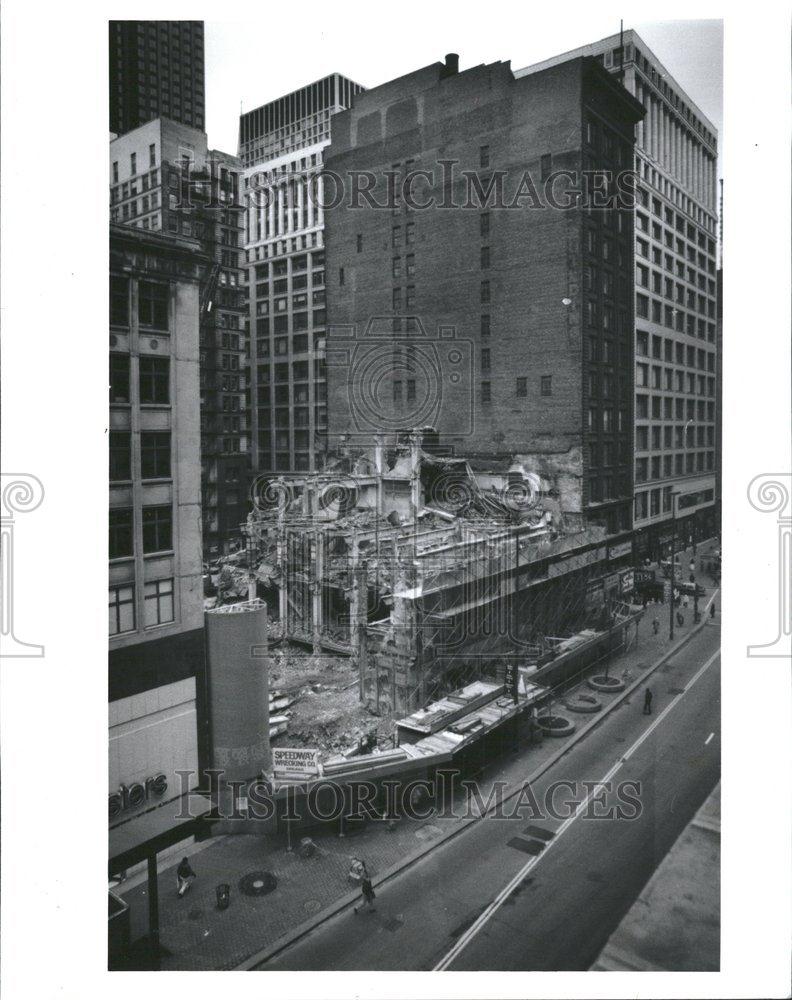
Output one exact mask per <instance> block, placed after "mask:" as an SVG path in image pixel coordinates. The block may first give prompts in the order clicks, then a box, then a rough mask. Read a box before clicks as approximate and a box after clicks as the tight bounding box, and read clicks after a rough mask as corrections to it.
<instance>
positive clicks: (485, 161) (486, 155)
mask: <svg viewBox="0 0 792 1000" xmlns="http://www.w3.org/2000/svg"><path fill="white" fill-rule="evenodd" d="M489 165H490V148H489V146H480V147H479V166H480V167H488V166H489Z"/></svg>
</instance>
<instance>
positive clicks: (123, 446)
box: [110, 431, 132, 483]
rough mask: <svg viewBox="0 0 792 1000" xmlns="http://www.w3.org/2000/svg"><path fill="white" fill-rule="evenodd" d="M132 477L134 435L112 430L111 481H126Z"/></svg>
mask: <svg viewBox="0 0 792 1000" xmlns="http://www.w3.org/2000/svg"><path fill="white" fill-rule="evenodd" d="M131 478H132V435H131V434H130V433H129V431H110V482H111V483H119V482H120V483H125V482H128V481H129V480H130V479H131Z"/></svg>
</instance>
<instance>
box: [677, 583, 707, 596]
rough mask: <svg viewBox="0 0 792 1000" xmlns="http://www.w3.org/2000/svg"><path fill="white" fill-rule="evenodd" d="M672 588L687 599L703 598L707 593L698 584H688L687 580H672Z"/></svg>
mask: <svg viewBox="0 0 792 1000" xmlns="http://www.w3.org/2000/svg"><path fill="white" fill-rule="evenodd" d="M674 588H675V589H676V590H678V591H679V593H680V594H687V595H688V597H704V595H705V594H706V593H707V591H706V590H705V589H704V587H702V586H701V584H700V583H689V582H688V581H687V580H678V581H677V580H674Z"/></svg>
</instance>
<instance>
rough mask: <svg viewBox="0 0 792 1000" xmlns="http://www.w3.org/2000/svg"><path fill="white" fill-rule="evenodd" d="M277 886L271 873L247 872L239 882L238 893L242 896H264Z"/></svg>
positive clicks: (276, 881)
mask: <svg viewBox="0 0 792 1000" xmlns="http://www.w3.org/2000/svg"><path fill="white" fill-rule="evenodd" d="M277 884H278V880H277V879H276V878H275V876H274V875H273V874H272V872H249V873H248V874H247V875H243V876H242V878H241V879H240V880H239V891H240V892H241V893H242V895H243V896H266V895H267V893H268V892H272V890H273V889H274V888H275V887H276V886H277Z"/></svg>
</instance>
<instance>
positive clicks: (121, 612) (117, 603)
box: [108, 585, 135, 635]
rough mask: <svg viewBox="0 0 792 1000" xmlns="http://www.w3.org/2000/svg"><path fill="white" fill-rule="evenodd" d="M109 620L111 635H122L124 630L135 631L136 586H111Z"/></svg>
mask: <svg viewBox="0 0 792 1000" xmlns="http://www.w3.org/2000/svg"><path fill="white" fill-rule="evenodd" d="M108 605H109V608H108V610H109V620H108V631H109V633H110V635H120V634H121V633H122V632H134V631H135V588H134V587H133V586H131V585H130V586H127V587H111V588H110V590H109V601H108Z"/></svg>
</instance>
